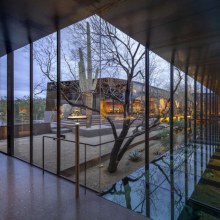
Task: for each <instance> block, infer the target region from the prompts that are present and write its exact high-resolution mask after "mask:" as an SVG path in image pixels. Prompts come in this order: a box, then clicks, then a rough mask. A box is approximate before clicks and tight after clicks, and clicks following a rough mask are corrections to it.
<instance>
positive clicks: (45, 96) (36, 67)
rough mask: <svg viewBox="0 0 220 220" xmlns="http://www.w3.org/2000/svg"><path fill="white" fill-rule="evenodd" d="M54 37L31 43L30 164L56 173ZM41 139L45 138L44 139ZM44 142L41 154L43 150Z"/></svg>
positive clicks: (55, 63)
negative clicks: (31, 117) (31, 108)
mask: <svg viewBox="0 0 220 220" xmlns="http://www.w3.org/2000/svg"><path fill="white" fill-rule="evenodd" d="M57 126H58V125H57V37H56V33H54V34H52V35H49V36H47V37H44V38H42V39H40V40H38V41H36V42H34V44H33V163H34V164H35V165H37V166H40V167H42V166H43V155H44V165H45V166H44V168H45V169H46V170H49V171H51V172H54V173H57V139H53V137H57ZM44 136H45V137H44ZM43 142H44V146H45V147H44V151H43Z"/></svg>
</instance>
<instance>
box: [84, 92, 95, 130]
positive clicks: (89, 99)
mask: <svg viewBox="0 0 220 220" xmlns="http://www.w3.org/2000/svg"><path fill="white" fill-rule="evenodd" d="M83 99H84V103H85V105H86V106H88V107H89V108H92V107H93V94H92V93H91V92H86V93H84V94H83ZM86 116H87V119H86V127H87V128H90V127H91V126H92V110H90V109H86Z"/></svg>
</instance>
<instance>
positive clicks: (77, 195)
mask: <svg viewBox="0 0 220 220" xmlns="http://www.w3.org/2000/svg"><path fill="white" fill-rule="evenodd" d="M75 126H76V128H75V143H76V144H75V197H76V199H77V198H79V172H80V167H79V126H80V124H79V123H78V122H77V123H75ZM85 172H86V170H85Z"/></svg>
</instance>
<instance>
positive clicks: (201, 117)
mask: <svg viewBox="0 0 220 220" xmlns="http://www.w3.org/2000/svg"><path fill="white" fill-rule="evenodd" d="M200 139H201V142H203V79H202V82H201V87H200Z"/></svg>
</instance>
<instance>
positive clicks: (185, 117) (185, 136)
mask: <svg viewBox="0 0 220 220" xmlns="http://www.w3.org/2000/svg"><path fill="white" fill-rule="evenodd" d="M184 98H185V110H184V119H185V123H184V142H185V152H184V154H185V160H184V162H185V202H186V201H187V200H188V164H187V162H188V158H187V156H188V137H187V131H188V127H187V126H188V118H187V115H188V114H187V113H188V65H187V68H186V73H185V97H184Z"/></svg>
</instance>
